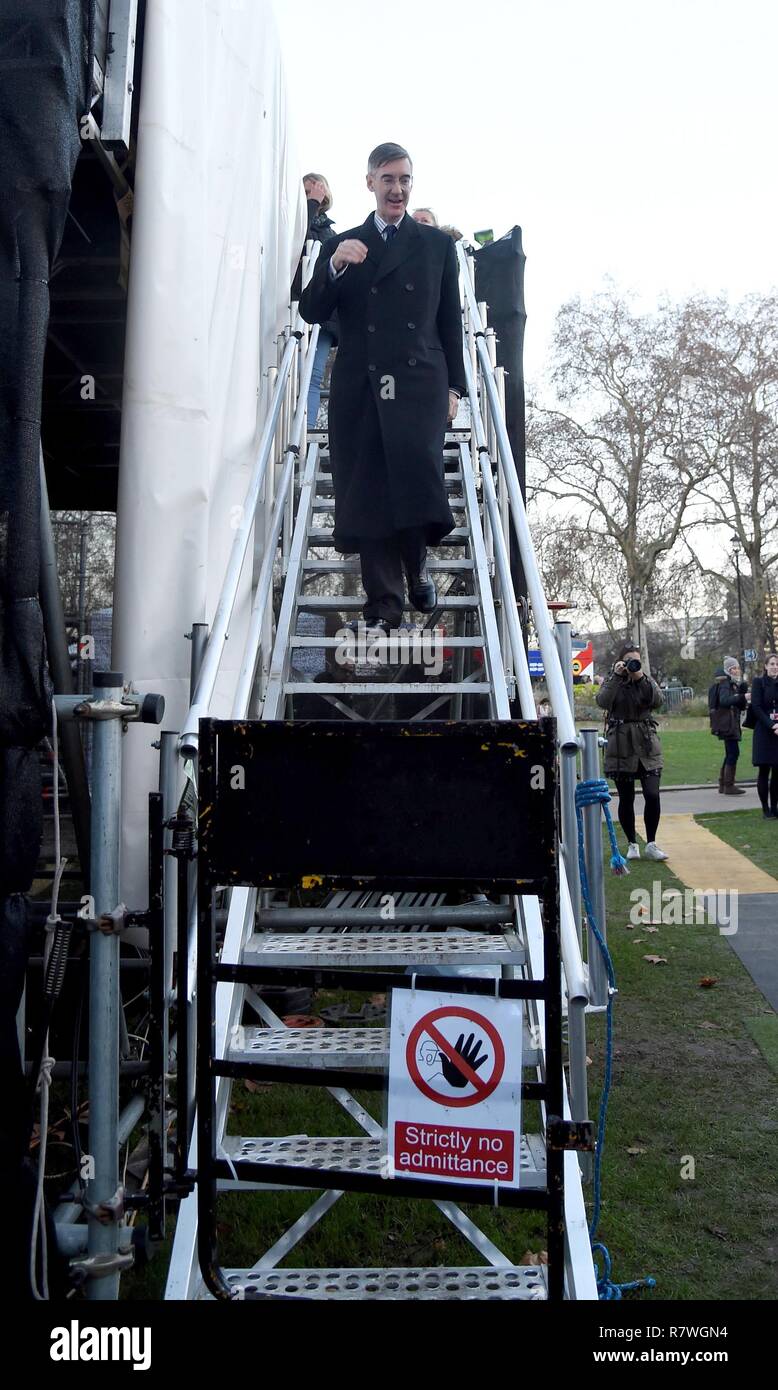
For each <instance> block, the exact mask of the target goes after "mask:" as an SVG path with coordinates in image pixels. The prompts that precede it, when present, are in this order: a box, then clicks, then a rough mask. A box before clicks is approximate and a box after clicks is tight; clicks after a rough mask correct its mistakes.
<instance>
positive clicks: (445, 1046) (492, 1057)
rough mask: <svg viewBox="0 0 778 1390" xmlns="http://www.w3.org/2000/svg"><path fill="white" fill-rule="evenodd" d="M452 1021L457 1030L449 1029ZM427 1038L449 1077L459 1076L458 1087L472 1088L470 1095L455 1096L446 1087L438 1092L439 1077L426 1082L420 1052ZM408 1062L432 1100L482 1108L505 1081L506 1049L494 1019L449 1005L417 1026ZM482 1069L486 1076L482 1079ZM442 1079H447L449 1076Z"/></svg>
mask: <svg viewBox="0 0 778 1390" xmlns="http://www.w3.org/2000/svg"><path fill="white" fill-rule="evenodd" d="M448 1020H451V1022H452V1024H453V1028H447V1027H446V1024H447V1021H448ZM444 1028H445V1032H444V1031H443V1029H444ZM452 1032H453V1034H454V1037H453V1038H451V1037H447V1036H446V1033H452ZM424 1038H429V1039H430V1041H431V1043H432V1044H433V1045H434V1047H435V1048H437V1051H438V1054H439V1055H440V1056H441V1057H443V1058H444V1059H445V1062H444V1067H445V1068H446V1069H447V1070H448V1071H449V1075H452V1074H455V1075H456V1076H457V1078H458V1079H457V1081H456V1083H455V1084H456V1085H457V1086H461V1087H465V1086H467V1087H468V1088H469V1089H468V1093H467V1095H462V1096H457V1095H453V1094H452V1092H451V1090H450V1089H446V1088H445V1086H440V1088H439V1089H438V1088H436V1087H435V1086H434V1085H433V1084H432V1082H433V1081H434V1080H436V1079H437V1078H436V1077H433V1078H430V1079H429V1080H426V1079H425V1078H424V1077H423V1076H422V1074H421V1069H420V1067H419V1060H418V1051H419V1046H420V1044H422V1040H423V1039H424ZM468 1044H469V1046H468ZM479 1054H480V1056H479ZM405 1060H406V1064H407V1067H408V1075H409V1076H410V1078H411V1080H412V1081H413V1083H414V1085H415V1086H417V1087H418V1089H419V1090H420V1091H421V1093H422V1095H424V1096H426V1097H427V1099H428V1100H432V1101H435V1102H436V1103H437V1104H438V1105H445V1106H466V1105H478V1104H480V1102H481V1101H484V1100H486V1099H487V1097H488V1096H490V1095H491V1094H492V1092H493V1091H494V1090H496V1088H497V1087H498V1086H499V1084H500V1081H501V1080H502V1076H503V1072H504V1070H505V1048H504V1047H503V1043H502V1039H501V1037H500V1034H499V1033H498V1031H497V1029H496V1028H495V1026H494V1024H493V1023H492V1022H491V1020H490V1019H488V1018H485V1017H484V1016H483V1014H479V1013H476V1011H475V1010H474V1009H462V1008H456V1007H453V1006H451V1005H447V1006H446V1007H444V1008H441V1009H432V1010H431V1012H430V1013H427V1014H425V1015H424V1016H423V1017H422V1018H420V1019H419V1020H418V1022H417V1023H416V1024H415V1025H414V1027H413V1028H412V1029H411V1031H410V1033H409V1035H408V1043H407V1046H406V1049H405ZM471 1062H472V1063H473V1065H471ZM481 1067H483V1074H480V1075H479V1073H480V1072H481ZM452 1069H453V1072H452ZM442 1075H443V1076H445V1072H444V1073H443V1074H442Z"/></svg>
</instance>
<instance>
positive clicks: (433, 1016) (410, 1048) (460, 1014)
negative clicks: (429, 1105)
mask: <svg viewBox="0 0 778 1390" xmlns="http://www.w3.org/2000/svg"><path fill="white" fill-rule="evenodd" d="M439 1018H464V1019H467V1022H468V1023H475V1024H476V1026H477V1027H478V1028H483V1030H484V1032H485V1033H486V1035H487V1037H488V1038H489V1039H490V1041H491V1044H492V1046H493V1048H494V1070H493V1072H492V1075H491V1077H490V1078H489V1080H488V1081H485V1082H481V1081H480V1079H479V1080H478V1082H477V1089H476V1093H475V1095H472V1096H442V1095H440V1093H439V1092H438V1091H434V1090H433V1089H432V1087H431V1086H429V1085H428V1084H427V1082H426V1081H425V1080H424V1078H423V1076H422V1074H421V1072H420V1071H419V1067H418V1063H417V1061H416V1046H417V1044H418V1041H419V1038H420V1037H421V1035H422V1033H426V1032H429V1025H430V1024H432V1025H433V1026H434V1024H435V1022H436V1020H437V1019H439ZM436 1035H437V1036H436ZM439 1036H440V1035H438V1034H437V1029H435V1031H434V1033H430V1037H431V1038H432V1040H433V1042H434V1043H436V1044H437V1046H438V1047H440V1042H439V1040H438V1039H439ZM442 1041H444V1042H447V1039H445V1038H444V1039H442ZM448 1046H449V1047H450V1048H451V1051H452V1052H453V1050H454V1049H453V1047H452V1045H451V1043H449V1044H448ZM405 1062H406V1066H407V1067H408V1075H409V1076H410V1078H411V1080H412V1081H413V1082H414V1083H415V1085H416V1086H417V1087H418V1088H419V1090H420V1091H421V1093H422V1095H423V1096H426V1097H427V1099H428V1100H434V1101H437V1103H438V1105H451V1106H462V1105H478V1104H479V1103H480V1102H481V1101H482V1100H486V1098H487V1096H490V1095H491V1094H492V1091H494V1090H495V1089H496V1087H497V1086H499V1084H500V1082H501V1080H502V1074H503V1072H504V1071H505V1048H504V1047H503V1045H502V1038H501V1037H500V1035H499V1033H498V1032H497V1029H496V1028H495V1026H494V1024H493V1023H490V1022H489V1019H488V1018H483V1017H482V1015H481V1014H477V1013H474V1012H473V1010H472V1009H453V1008H451V1007H448V1006H447V1007H444V1008H442V1009H433V1010H432V1013H429V1014H425V1015H424V1017H423V1018H420V1019H419V1021H418V1023H415V1024H414V1025H413V1028H412V1029H411V1031H410V1033H409V1035H408V1041H407V1043H406V1045H405ZM473 1084H474V1085H475V1084H476V1083H475V1082H474V1083H473Z"/></svg>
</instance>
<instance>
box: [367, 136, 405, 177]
mask: <svg viewBox="0 0 778 1390" xmlns="http://www.w3.org/2000/svg"><path fill="white" fill-rule="evenodd" d="M395 159H407V160H408V163H409V164H410V166H411V168H413V160H412V159H411V156H410V155H409V153H408V151H407V150H404V149H403V147H402V145H395V144H394V143H393V142H392V141H391V140H387V142H386V144H384V145H376V147H375V149H374V150H371V152H370V154H369V155H368V159H367V172H368V174H374V173H375V171H376V169H380V168H381V165H382V164H393V163H394V161H395Z"/></svg>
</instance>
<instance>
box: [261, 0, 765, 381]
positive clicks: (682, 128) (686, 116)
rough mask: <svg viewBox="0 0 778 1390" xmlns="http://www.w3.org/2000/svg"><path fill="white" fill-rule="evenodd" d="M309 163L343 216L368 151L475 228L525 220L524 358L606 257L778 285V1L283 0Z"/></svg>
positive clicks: (716, 278)
mask: <svg viewBox="0 0 778 1390" xmlns="http://www.w3.org/2000/svg"><path fill="white" fill-rule="evenodd" d="M276 10H277V12H278V15H279V26H280V29H281V34H282V39H283V42H284V50H285V57H286V67H287V75H288V80H289V84H290V93H291V98H292V109H293V113H294V118H295V125H296V132H297V143H298V148H299V153H300V158H301V162H302V165H303V167H304V168H309V169H313V170H316V171H317V172H321V173H323V174H325V175H326V177H327V178H328V179H329V181H330V184H331V186H332V190H333V196H334V202H333V208H332V212H331V216H332V217H333V218H334V220H335V224H336V230H338V231H344V230H345V229H346V228H347V227H349V226H353V225H355V224H356V223H359V222H362V221H363V220H364V218H365V217H366V215H367V213H368V212H369V211H370V208H371V205H372V204H371V196H370V195H369V194H368V192H367V190H366V188H365V182H364V175H365V166H366V163H367V155H368V153H369V151H370V150H371V149H372V147H373V146H374V145H377V144H379V143H380V142H381V141H383V140H397V141H398V142H399V143H401V144H404V145H405V146H406V147H407V148H408V149H409V150H410V152H411V154H412V156H413V159H414V174H415V183H414V190H413V193H412V201H411V206H412V207H413V206H419V205H428V206H430V207H432V208H433V209H434V210H435V212H436V213H437V215H438V217H439V219H440V220H441V221H443V222H448V221H450V222H454V223H455V224H456V225H457V226H459V227H460V228H461V229H462V231H463V232H464V233H465V234H466V235H467V236H472V234H473V232H474V231H475V230H478V229H480V228H484V227H493V228H494V232H495V235H496V236H500V235H502V234H503V233H504V232H506V231H507V230H508V228H509V227H511V226H512V225H513V224H514V223H519V224H520V226H521V227H522V228H523V232H524V249H525V251H526V253H527V272H526V274H527V278H526V300H527V311H528V323H527V341H526V364H527V375H528V377H529V378H530V379H532V378H533V377H537V375H538V374H539V372H540V371H541V369H542V366H543V363H544V360H545V356H546V352H547V348H548V343H549V339H550V335H551V332H552V329H553V322H554V316H555V314H556V311H557V309H558V308H559V306H560V304H562V303H563V302H564V301H565V300H566V299H568V298H570V297H571V296H572V295H575V294H581V295H584V296H585V295H588V294H590V293H592V292H593V291H595V290H596V289H597V288H599V287H600V286H601V284H602V281H603V278H604V277H605V276H606V275H612V276H613V277H614V278H615V279H616V280H617V282H618V283H619V284H620V285H622V286H623V287H624V288H630V289H633V290H635V291H637V292H638V294H639V295H640V296H641V301H642V302H644V303H645V304H646V306H648V305H650V304H652V303H653V302H655V301H656V299H657V297H658V296H659V295H661V294H662V293H663V292H667V293H668V294H670V295H671V296H673V297H677V298H682V297H684V296H685V295H687V294H689V293H691V292H693V291H696V290H700V291H705V292H710V293H718V292H720V291H725V292H727V293H728V294H729V295H730V297H731V298H739V297H740V296H741V295H743V294H745V293H747V292H748V291H751V290H762V291H767V290H769V289H771V288H773V287H774V286H775V285H776V283H778V269H777V268H776V248H778V225H777V224H778V217H777V216H776V201H777V200H776V191H775V184H776V173H775V170H776V163H777V162H778V160H777V158H776V136H777V134H778V122H776V106H777V105H778V100H777V98H776V91H777V90H778V75H777V73H776V68H777V66H778V4H776V3H774V0H739V3H737V4H735V3H734V2H733V0H729V3H726V4H725V3H721V0H652V2H651V3H646V0H618V2H617V0H543V2H541V0H445V3H444V0H383V3H376V0H330V3H329V4H326V5H322V4H319V3H314V0H278V3H277V4H276Z"/></svg>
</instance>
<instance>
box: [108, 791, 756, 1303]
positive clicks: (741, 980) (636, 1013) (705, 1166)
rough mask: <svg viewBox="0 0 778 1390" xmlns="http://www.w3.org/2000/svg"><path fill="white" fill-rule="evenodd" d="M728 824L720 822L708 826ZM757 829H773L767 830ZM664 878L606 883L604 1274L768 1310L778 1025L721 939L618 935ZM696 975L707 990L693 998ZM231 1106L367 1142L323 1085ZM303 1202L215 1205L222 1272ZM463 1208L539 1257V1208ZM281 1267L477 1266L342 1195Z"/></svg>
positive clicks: (445, 1235)
mask: <svg viewBox="0 0 778 1390" xmlns="http://www.w3.org/2000/svg"><path fill="white" fill-rule="evenodd" d="M745 816H750V817H751V818H752V819H753V817H754V813H748V812H745V813H736V814H734V815H732V816H727V817H725V818H723V819H726V820H727V821H729V822H730V823H731V822H740V821H741V820H743V818H744V817H745ZM721 821H722V818H721V817H718V818H717V824H720V823H721ZM764 825H765V828H769V826H770V823H769V822H764ZM736 833H740V832H739V831H738V832H736ZM750 834H751V831H750V830H749V835H750ZM725 837H726V836H725ZM657 876H658V877H659V879H660V881H661V882H662V884H663V886H664V887H667V888H671V887H678V886H679V885H678V880H677V879H675V877H674V876H673V874H672V873H671V872H670V870H669V868H668V867H667V866H666V865H656V864H652V863H644V862H643V861H639V862H637V863H635V864H633V865H632V873H631V874H630V875H629V876H628V877H624V878H615V877H614V876H612V875H610V874H609V875H608V876H607V894H608V918H609V941H610V945H611V950H612V954H613V958H614V963H615V969H616V977H617V982H618V986H619V993H618V996H617V999H616V1005H615V1057H614V1085H613V1092H612V1098H611V1105H610V1110H609V1121H608V1129H607V1135H606V1145H605V1153H604V1162H603V1209H602V1218H601V1221H600V1228H599V1236H600V1238H601V1239H602V1240H603V1241H604V1242H605V1243H606V1245H607V1246H608V1247H609V1249H610V1252H611V1256H612V1259H613V1275H614V1278H616V1279H617V1280H621V1281H626V1280H632V1279H636V1278H640V1277H641V1276H642V1275H644V1274H652V1275H653V1276H654V1277H655V1278H656V1280H657V1288H656V1289H655V1290H654V1291H652V1292H648V1291H644V1292H642V1293H641V1294H639V1295H634V1296H636V1297H640V1298H641V1299H661V1300H688V1299H704V1300H719V1299H721V1300H735V1299H750V1300H771V1299H775V1298H776V1297H778V1242H777V1241H776V1229H778V1197H776V1191H775V1158H774V1155H775V1143H776V1134H777V1133H778V1118H776V1103H775V1102H776V1086H777V1085H778V1079H777V1077H776V1075H775V1074H774V1071H773V1070H771V1066H770V1064H769V1062H768V1061H767V1060H765V1056H767V1057H769V1058H770V1059H771V1061H772V1063H773V1066H774V1067H775V1069H776V1070H778V1016H776V1014H775V1013H774V1012H773V1011H772V1010H771V1009H770V1008H769V1006H768V1005H767V1004H765V1001H764V999H763V997H762V995H761V994H760V993H759V992H758V990H757V989H756V987H755V986H754V985H753V983H752V981H751V980H750V977H749V976H748V974H747V973H746V971H745V969H744V968H743V966H742V965H741V964H740V962H739V960H738V959H737V957H736V956H735V954H734V952H732V950H731V949H730V947H729V945H728V943H727V941H726V939H725V938H724V937H721V936H720V935H719V934H718V933H717V932H716V930H715V929H714V928H712V927H708V926H695V925H693V924H690V925H685V926H661V925H660V926H659V927H658V929H657V930H654V931H648V930H647V927H648V925H650V924H648V923H647V924H646V926H643V927H640V926H636V927H633V928H631V929H630V928H628V926H627V923H628V922H629V912H630V906H631V904H630V896H629V895H630V893H631V892H632V891H633V890H634V889H635V888H639V887H646V888H649V889H650V886H651V883H652V881H653V879H654V878H655V877H657ZM648 954H651V955H657V956H661V957H664V958H665V960H666V963H665V964H661V965H652V964H650V963H649V962H648V961H646V960H645V959H644V956H645V955H648ZM703 978H707V979H713V980H715V984H714V985H712V986H711V987H702V986H701V984H700V981H701V979H703ZM322 1004H323V1000H322V998H321V997H320V999H319V1007H322ZM603 1039H604V1019H603V1017H602V1016H592V1017H591V1018H590V1020H589V1046H588V1050H589V1055H590V1056H591V1058H592V1066H591V1068H590V1096H591V1110H592V1113H593V1115H595V1116H596V1111H597V1105H598V1102H599V1094H600V1092H599V1087H600V1083H601V1077H602V1068H603ZM757 1042H758V1043H759V1045H760V1046H759V1047H758V1046H757V1045H756V1044H757ZM760 1047H761V1048H762V1049H763V1051H764V1053H765V1056H763V1054H762V1051H760ZM233 1095H234V1105H233V1110H232V1115H231V1120H230V1129H231V1130H232V1131H233V1132H237V1133H242V1134H247V1135H249V1134H253V1135H263V1134H264V1135H284V1134H300V1133H307V1134H313V1135H316V1134H320V1135H333V1136H334V1135H351V1134H353V1135H358V1134H360V1133H361V1132H362V1131H361V1130H360V1129H359V1128H358V1127H357V1125H356V1124H355V1122H354V1121H353V1120H352V1119H351V1118H350V1117H349V1116H348V1115H347V1114H346V1112H345V1111H344V1110H342V1109H341V1107H340V1106H338V1105H337V1104H336V1102H335V1101H334V1100H333V1099H332V1098H331V1097H330V1096H329V1095H328V1093H327V1092H326V1091H324V1090H321V1089H319V1088H315V1087H299V1088H287V1087H281V1086H270V1085H267V1086H266V1085H261V1086H254V1087H252V1088H247V1087H246V1085H245V1084H244V1083H242V1082H237V1083H236V1084H235V1088H234V1092H233ZM358 1099H359V1100H360V1101H361V1102H362V1104H363V1105H364V1106H365V1108H366V1109H368V1110H369V1111H370V1112H371V1113H372V1114H373V1115H374V1116H375V1117H376V1118H377V1119H381V1117H382V1109H383V1096H382V1094H381V1093H376V1092H364V1093H361V1094H360V1095H359V1096H358ZM525 1121H526V1123H525V1127H526V1128H528V1129H533V1128H537V1121H536V1120H533V1117H532V1114H531V1113H530V1114H528V1115H527V1116H526V1117H525ZM630 1150H632V1151H633V1152H630ZM635 1151H637V1152H635ZM692 1172H693V1176H691V1174H692ZM684 1174H686V1176H684ZM312 1200H313V1198H312V1195H311V1194H309V1193H294V1192H290V1193H282V1192H276V1193H268V1194H260V1193H255V1194H254V1193H252V1194H245V1195H237V1194H230V1195H226V1196H224V1197H222V1198H220V1199H219V1209H218V1221H219V1236H220V1245H221V1250H220V1254H221V1257H222V1258H223V1260H224V1261H225V1262H226V1263H227V1264H232V1263H234V1264H236V1265H243V1266H245V1265H246V1264H247V1263H249V1264H251V1263H253V1262H254V1261H255V1260H256V1259H257V1258H258V1257H259V1255H260V1254H261V1253H262V1251H263V1250H265V1249H267V1248H268V1246H269V1245H271V1244H272V1243H273V1241H274V1240H276V1239H278V1237H279V1236H280V1235H281V1233H282V1232H283V1231H284V1230H285V1229H287V1228H288V1227H289V1225H291V1223H292V1222H293V1221H294V1220H295V1219H296V1218H297V1217H298V1216H299V1215H301V1213H302V1212H303V1211H304V1210H305V1209H306V1208H307V1207H308V1206H309V1205H310V1203H311V1201H312ZM465 1210H466V1211H468V1213H469V1214H470V1215H471V1216H472V1218H473V1219H474V1220H475V1221H476V1222H477V1223H478V1224H479V1225H480V1226H481V1227H482V1229H483V1230H484V1231H485V1233H486V1234H487V1235H488V1236H489V1237H490V1238H491V1239H492V1240H494V1241H495V1242H496V1243H497V1244H498V1245H499V1246H500V1247H501V1248H502V1249H503V1250H504V1251H505V1252H506V1253H507V1254H508V1255H509V1257H510V1258H511V1259H512V1260H515V1261H519V1260H521V1259H522V1256H523V1255H524V1253H525V1252H526V1251H527V1250H530V1251H532V1252H539V1251H540V1250H542V1249H543V1248H544V1244H545V1240H544V1225H543V1220H542V1217H541V1216H540V1215H535V1214H534V1213H507V1212H500V1211H494V1210H492V1209H490V1208H488V1207H474V1206H472V1207H469V1208H468V1207H465ZM284 1263H286V1264H288V1265H290V1266H295V1265H297V1266H308V1265H325V1266H326V1265H327V1264H331V1265H333V1266H338V1265H348V1264H354V1265H363V1266H364V1265H392V1264H400V1265H403V1264H405V1265H412V1264H419V1265H436V1264H437V1265H441V1264H474V1263H479V1260H478V1257H477V1255H476V1253H475V1252H474V1251H473V1249H472V1247H470V1246H469V1245H468V1244H467V1243H466V1242H465V1241H464V1239H463V1238H461V1237H460V1236H459V1235H458V1234H457V1233H456V1231H455V1230H454V1229H453V1227H452V1226H451V1225H450V1224H449V1223H448V1222H447V1221H446V1220H445V1219H444V1218H443V1216H442V1215H441V1214H440V1213H439V1212H438V1211H437V1209H436V1208H435V1207H434V1206H433V1204H432V1203H431V1202H429V1203H428V1202H416V1201H408V1202H398V1201H394V1200H392V1201H386V1200H384V1199H381V1198H378V1197H372V1196H358V1195H356V1194H352V1195H346V1196H344V1197H342V1198H341V1199H340V1200H339V1201H338V1202H337V1203H336V1204H335V1206H334V1207H333V1208H332V1209H331V1210H330V1211H329V1212H328V1214H327V1215H326V1216H325V1217H324V1219H323V1220H322V1221H321V1222H320V1224H319V1225H318V1226H317V1227H316V1228H315V1229H314V1230H313V1232H311V1234H309V1235H308V1236H307V1237H306V1238H305V1240H304V1241H303V1242H302V1243H301V1244H300V1245H298V1246H297V1247H296V1249H295V1250H294V1251H293V1253H292V1254H291V1255H290V1256H289V1257H288V1258H287V1260H286V1261H284ZM165 1268H166V1259H165V1258H164V1255H161V1256H160V1257H159V1258H158V1259H157V1260H155V1261H154V1262H153V1263H152V1265H151V1266H150V1267H149V1268H148V1270H146V1271H138V1272H136V1273H134V1274H133V1275H132V1276H131V1277H130V1278H129V1279H125V1280H124V1281H123V1285H122V1289H123V1297H125V1298H131V1299H132V1298H135V1299H137V1298H159V1297H161V1296H162V1291H163V1288H164V1279H165ZM630 1296H633V1295H628V1297H630Z"/></svg>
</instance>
